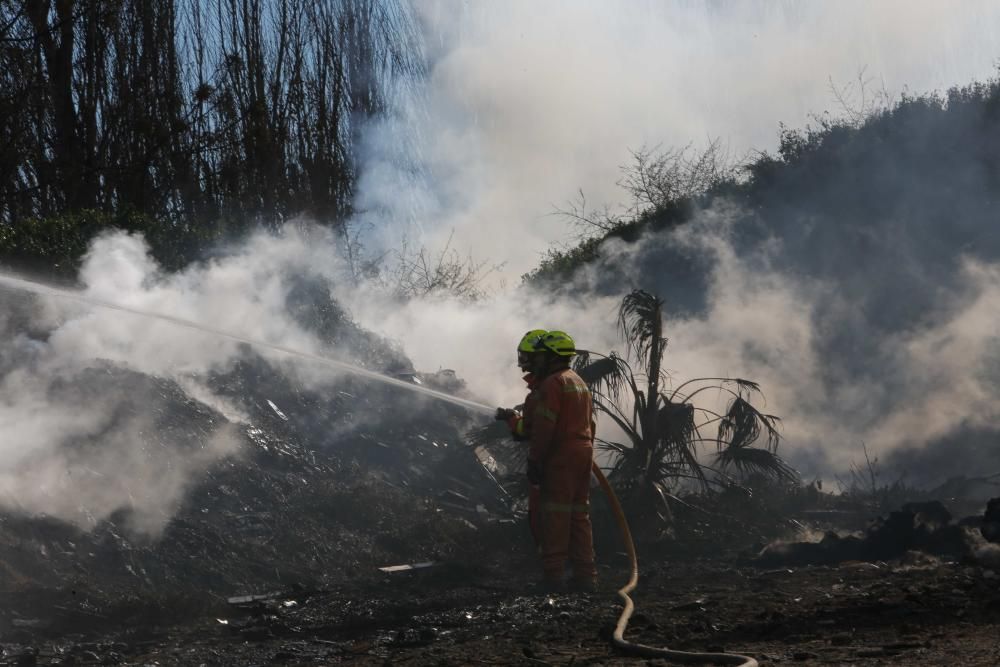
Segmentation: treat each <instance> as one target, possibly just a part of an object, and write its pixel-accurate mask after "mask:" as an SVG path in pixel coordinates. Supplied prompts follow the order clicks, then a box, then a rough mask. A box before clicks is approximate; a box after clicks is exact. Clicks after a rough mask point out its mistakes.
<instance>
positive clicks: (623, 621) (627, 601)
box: [593, 463, 757, 667]
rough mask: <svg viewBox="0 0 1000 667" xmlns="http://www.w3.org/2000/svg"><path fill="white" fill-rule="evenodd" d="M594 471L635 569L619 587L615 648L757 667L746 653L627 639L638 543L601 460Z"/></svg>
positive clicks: (678, 659)
mask: <svg viewBox="0 0 1000 667" xmlns="http://www.w3.org/2000/svg"><path fill="white" fill-rule="evenodd" d="M593 472H594V476H595V477H597V482H598V483H599V484H600V485H601V489H602V490H603V491H604V493H605V494H606V495H607V497H608V502H610V503H611V511H612V512H613V513H614V515H615V520H616V521H617V522H618V528H619V529H620V530H621V534H622V541H623V542H624V543H625V551H626V552H627V553H628V558H629V562H630V564H631V568H632V572H631V575H630V576H629V580H628V583H627V584H625V586H623V587H622V588H621V589H619V590H618V597H620V598H621V599H622V603H623V604H624V608H623V609H622V613H621V616H619V617H618V625H617V626H615V632H614V634H613V635H612V639H611V641H612V643H613V644H614V645H615V647H616V648H618V649H620V650H621V651H623V652H625V653H629V654H632V655H638V656H642V657H644V658H663V659H666V660H671V661H673V662H680V663H684V664H705V663H709V664H716V665H739V666H740V667H757V661H756V660H754V659H753V658H749V657H747V656H744V655H737V654H735V653H696V652H693V651H675V650H673V649H669V648H657V647H655V646H647V645H646V644H636V643H634V642H630V641H628V640H627V639H625V636H624V635H625V628H626V627H627V626H628V622H629V619H630V618H631V617H632V612H634V611H635V603H634V602H632V598H630V597H629V593H631V592H632V591H634V590H635V588H636V586H637V585H638V583H639V559H638V558H637V557H636V555H635V544H634V543H633V542H632V531H631V530H629V527H628V519H626V518H625V512H624V511H622V506H621V503H620V502H618V496H616V495H615V492H614V489H612V488H611V485H610V484H609V483H608V478H607V477H605V476H604V473H603V472H601V469H600V468H599V467H597V463H594V464H593Z"/></svg>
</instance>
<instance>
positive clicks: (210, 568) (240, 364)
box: [0, 311, 511, 639]
mask: <svg viewBox="0 0 1000 667" xmlns="http://www.w3.org/2000/svg"><path fill="white" fill-rule="evenodd" d="M329 314H330V318H329V319H328V321H327V322H325V323H323V326H324V327H326V333H327V334H328V335H329V336H330V338H331V339H333V338H335V336H336V329H337V327H338V326H340V327H341V328H342V330H343V327H345V326H346V325H345V322H346V320H344V319H342V318H343V317H344V316H343V314H342V313H335V312H333V311H331V312H330V313H329ZM19 335H22V336H28V337H29V338H30V337H32V336H33V338H32V340H31V341H30V344H31V345H34V346H37V347H40V348H44V347H45V346H46V345H47V344H48V338H47V336H48V332H45V331H35V332H32V333H30V334H23V333H22V334H19ZM349 335H350V336H352V337H353V338H354V340H353V341H352V343H353V346H354V348H353V349H357V350H358V351H359V354H358V358H359V361H362V362H367V364H368V367H369V368H371V369H372V370H378V371H380V372H395V371H398V370H399V368H400V367H403V368H408V372H409V373H410V381H413V382H420V383H424V384H431V385H434V386H435V387H436V388H440V389H451V390H461V382H460V380H459V378H457V377H456V376H455V375H454V374H453V373H448V372H445V373H441V372H438V373H431V374H422V373H419V372H416V371H413V369H412V365H410V364H409V361H408V360H406V358H405V356H403V355H402V354H401V353H400V352H399V351H398V350H396V349H394V348H392V346H390V345H388V344H387V343H385V341H381V340H379V339H377V338H375V337H374V336H369V337H368V338H365V335H364V332H363V331H361V330H359V329H357V328H354V329H352V330H350V331H349ZM4 366H5V368H4V371H5V373H6V374H7V376H8V381H10V378H11V377H12V376H13V375H12V374H16V373H28V374H30V372H31V370H32V369H31V368H30V363H29V362H17V361H14V360H13V359H11V358H6V359H4ZM309 371H310V369H303V368H300V367H296V366H295V365H294V364H293V363H292V362H289V361H288V360H275V359H269V358H265V357H264V356H261V355H260V354H258V353H257V352H256V351H254V350H253V349H251V348H250V347H249V346H246V347H243V348H241V349H240V351H239V353H238V357H237V359H236V360H235V361H234V362H232V363H229V364H228V365H227V366H226V367H225V368H223V369H219V370H211V371H208V372H204V373H202V374H193V373H188V374H185V375H183V376H177V377H158V376H154V375H150V374H146V373H142V372H138V371H136V370H132V369H130V368H128V367H126V366H125V365H124V364H120V363H113V362H110V361H106V360H99V359H97V360H93V361H90V362H87V363H84V364H82V365H81V366H80V367H79V368H74V369H73V370H72V371H71V372H66V373H63V374H62V375H60V377H59V378H58V379H57V380H55V381H53V382H51V383H48V385H47V386H46V388H45V396H47V397H48V398H49V399H51V404H50V405H49V406H48V409H51V410H58V409H60V408H62V407H65V406H67V405H72V406H74V407H75V409H77V410H80V411H86V410H88V409H91V408H92V409H94V410H97V409H98V408H97V404H98V402H99V403H100V406H101V407H100V410H101V411H102V415H104V416H103V417H102V421H101V423H100V426H99V428H96V429H91V430H90V431H87V432H82V431H81V432H80V433H72V434H69V435H65V434H64V435H65V437H62V438H61V439H60V440H59V441H58V442H57V443H55V444H53V445H52V446H51V447H50V448H49V450H47V451H46V453H45V456H47V457H49V458H50V459H51V461H54V462H55V463H51V462H46V465H49V466H50V468H52V469H53V470H57V471H58V474H57V475H55V478H54V479H55V481H54V482H53V487H52V489H51V490H48V489H47V490H46V491H45V493H48V494H50V495H51V503H52V505H51V506H52V507H53V508H54V509H53V510H52V511H45V510H44V507H46V505H44V503H43V502H42V501H41V500H39V498H40V497H41V498H42V500H44V498H45V497H46V496H45V495H44V493H43V494H41V495H39V494H35V495H33V496H32V498H33V499H32V502H31V503H28V502H27V500H26V498H25V497H18V495H17V493H18V490H17V488H14V487H11V488H8V489H4V491H5V493H4V496H3V498H2V505H0V592H3V594H4V599H5V600H10V601H11V603H10V604H5V605H3V606H2V608H0V637H3V638H7V639H9V638H10V636H16V635H17V633H19V632H29V631H30V632H37V631H49V632H53V633H58V632H66V631H70V630H71V631H80V630H83V629H86V627H88V626H89V625H94V624H100V623H106V622H107V619H109V618H115V617H116V616H117V617H121V618H123V619H125V618H134V619H135V620H136V621H137V622H141V621H142V620H148V619H149V617H150V616H157V617H158V616H160V615H163V614H166V613H167V610H170V612H169V613H170V614H173V615H175V616H177V615H180V616H181V617H183V616H184V615H186V614H189V613H190V611H191V609H192V607H196V608H198V609H201V610H202V611H204V609H205V606H206V605H211V604H212V601H213V600H216V601H218V600H224V599H225V598H226V597H227V596H238V595H251V594H258V593H260V592H262V591H265V592H266V591H272V590H287V589H289V588H292V589H294V588H299V589H317V588H325V589H331V588H337V587H338V586H342V585H349V584H353V583H356V582H364V581H372V580H381V579H382V578H384V577H385V576H390V575H387V574H386V573H385V572H383V571H381V570H379V568H380V567H384V566H393V565H399V564H406V563H417V562H434V563H449V562H458V561H461V562H468V561H475V560H476V557H477V554H479V555H481V554H480V552H481V551H484V550H485V549H486V546H485V545H484V544H483V540H482V539H481V538H482V536H483V535H484V534H485V533H487V532H490V533H496V532H497V531H488V530H486V529H487V528H488V527H490V526H497V525H500V526H501V527H507V526H510V517H511V510H510V503H509V499H508V498H507V496H506V495H505V492H504V491H503V489H502V488H501V487H500V486H499V485H498V484H497V483H496V481H495V480H494V478H493V477H492V475H491V474H490V472H489V470H488V469H487V468H486V467H485V466H484V465H483V462H482V461H481V459H480V457H477V455H476V452H475V451H474V448H473V447H471V446H469V445H468V444H467V443H466V442H465V440H464V439H463V438H464V436H463V434H464V433H465V431H466V430H467V429H468V428H469V427H470V426H472V425H474V423H475V420H476V419H478V417H476V416H474V415H470V414H468V413H467V412H466V411H464V410H463V409H461V408H459V407H456V406H454V405H450V404H447V403H444V402H441V401H437V400H434V399H433V398H430V397H427V396H423V395H420V394H416V393H413V392H409V391H406V390H405V389H403V388H401V387H398V386H390V385H383V384H381V383H378V382H375V381H372V380H370V379H366V378H361V377H354V376H348V375H339V376H336V377H330V378H317V377H316V376H315V373H310V372H309ZM400 373H401V374H402V375H404V376H405V373H402V372H400ZM192 386H197V387H198V388H199V389H198V391H192V389H191V387H192ZM98 399H99V400H98ZM108 406H110V407H108ZM52 414H53V415H55V414H56V412H53V413H52ZM220 441H222V442H223V444H221V445H220V444H219V442H220ZM109 442H113V443H115V448H113V449H109V450H107V452H104V450H103V449H102V448H105V447H107V446H108V443H109ZM124 452H127V456H128V457H129V461H128V464H127V465H125V464H123V463H122V462H121V461H119V460H118V459H122V458H124V456H125V454H124ZM208 452H211V454H210V455H209V454H208ZM39 456H41V455H39ZM109 458H110V459H113V460H110V461H109V460H108V459H109ZM21 465H22V466H23V468H24V470H26V471H30V470H32V469H33V468H32V466H35V467H37V466H38V465H41V463H40V462H39V461H33V460H32V458H31V457H30V456H28V457H26V458H25V460H24V462H23V463H22V464H21ZM130 471H131V472H134V473H135V475H133V476H129V475H128V473H129V472H130ZM139 473H141V475H140V474H139ZM84 477H88V478H89V479H87V480H83V481H81V478H84ZM174 478H176V480H175V482H174V483H173V486H172V487H171V488H172V490H173V493H172V494H161V492H162V489H161V484H160V482H161V481H162V480H164V479H174ZM60 485H62V486H60ZM98 491H106V493H98ZM112 491H120V492H119V493H117V494H116V493H112ZM109 497H111V498H124V499H125V500H124V501H122V502H120V503H119V504H118V505H116V506H113V507H111V506H108V502H110V501H107V500H106V498H109ZM94 498H98V499H102V498H103V499H105V500H104V501H102V502H104V504H103V505H100V506H98V505H96V504H95V502H96V501H94V500H93V499H94ZM40 506H41V507H42V508H43V509H41V510H40V509H39V507H40ZM499 532H503V531H499ZM157 600H159V601H160V603H162V604H160V603H158V602H157ZM137 607H142V609H143V610H144V611H143V612H142V613H138V612H137ZM154 610H155V613H154ZM12 633H13V635H12Z"/></svg>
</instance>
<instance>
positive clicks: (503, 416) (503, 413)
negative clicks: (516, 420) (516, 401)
mask: <svg viewBox="0 0 1000 667" xmlns="http://www.w3.org/2000/svg"><path fill="white" fill-rule="evenodd" d="M515 414H517V413H516V412H514V411H513V410H511V409H510V408H497V412H496V414H495V415H493V418H494V419H496V420H497V421H498V422H505V421H509V420H510V418H511V417H513V416H514V415H515Z"/></svg>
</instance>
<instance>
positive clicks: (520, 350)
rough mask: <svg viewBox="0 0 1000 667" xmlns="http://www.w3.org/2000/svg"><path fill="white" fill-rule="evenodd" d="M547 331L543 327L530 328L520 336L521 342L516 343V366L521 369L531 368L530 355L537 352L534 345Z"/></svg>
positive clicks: (527, 369)
mask: <svg viewBox="0 0 1000 667" xmlns="http://www.w3.org/2000/svg"><path fill="white" fill-rule="evenodd" d="M547 333H548V331H546V330H545V329H532V330H531V331H529V332H528V333H526V334H524V335H523V336H522V337H521V342H520V343H518V344H517V367H518V368H520V369H521V370H522V371H529V370H531V357H532V355H533V354H534V353H535V352H538V350H537V349H536V347H535V346H536V345H537V344H538V341H539V340H541V338H542V336H544V335H545V334H547Z"/></svg>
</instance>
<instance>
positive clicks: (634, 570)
mask: <svg viewBox="0 0 1000 667" xmlns="http://www.w3.org/2000/svg"><path fill="white" fill-rule="evenodd" d="M0 288H6V289H9V290H16V291H19V292H28V293H31V294H38V295H41V296H47V297H52V298H56V299H64V300H68V301H75V302H77V303H83V304H87V305H90V306H97V307H99V308H108V309H110V310H117V311H119V312H122V313H128V314H130V315H136V316H139V317H148V318H153V319H157V320H162V321H164V322H169V323H171V324H174V325H176V326H179V327H184V328H187V329H193V330H195V331H201V332H203V333H207V334H211V335H213V336H219V337H222V338H227V339H229V340H233V341H236V342H239V343H245V344H247V345H250V346H252V347H258V348H263V349H266V350H271V351H273V352H279V353H281V354H285V355H288V356H291V357H297V358H300V359H306V360H309V361H313V362H316V363H320V364H323V365H325V366H329V367H331V368H336V369H338V370H340V371H344V372H347V373H352V374H354V375H358V376H360V377H364V378H367V379H370V380H375V381H376V382H382V383H383V384H387V385H391V386H394V387H400V388H402V389H407V390H409V391H413V392H416V393H418V394H424V395H425V396H429V397H431V398H436V399H439V400H442V401H446V402H448V403H451V404H453V405H457V406H460V407H463V408H466V409H467V410H471V411H473V412H478V413H483V414H490V415H492V414H493V413H494V410H495V409H494V408H491V407H489V406H488V405H484V404H482V403H477V402H476V401H470V400H468V399H465V398H459V397H457V396H452V395H451V394H446V393H444V392H440V391H435V390H433V389H428V388H427V387H421V386H419V385H415V384H411V383H409V382H404V381H403V380H399V379H396V378H392V377H389V376H387V375H382V374H381V373H376V372H375V371H370V370H368V369H366V368H362V367H360V366H356V365H354V364H350V363H347V362H346V361H340V360H338V359H332V358H330V357H324V356H321V355H318V354H312V353H310V352H303V351H301V350H295V349H292V348H290V347H285V346H284V345H277V344H275V343H268V342H266V341H262V340H256V339H253V338H248V337H247V336H241V335H239V334H234V333H232V332H229V331H223V330H221V329H215V328H213V327H210V326H206V325H204V324H199V323H198V322H195V321H193V320H188V319H184V318H182V317H175V316H173V315H166V314H164V313H157V312H153V311H148V310H142V309H140V308H132V307H129V306H123V305H122V304H119V303H114V302H111V301H105V300H103V299H95V298H94V297H90V296H86V295H84V294H81V293H80V292H75V291H71V290H64V289H58V288H56V287H50V286H48V285H42V284H41V283H36V282H34V281H31V280H24V279H22V278H14V277H12V276H5V275H2V274H0ZM592 470H593V473H594V476H595V477H596V478H597V481H598V483H599V484H600V486H601V488H602V489H603V490H604V492H605V494H606V495H607V496H608V500H609V502H610V503H611V509H612V512H613V513H614V515H615V518H616V520H617V522H618V527H619V529H620V530H621V534H622V540H623V541H624V543H625V548H626V551H627V553H628V556H629V561H630V564H631V573H630V577H629V580H628V583H626V584H625V586H623V587H622V588H621V589H619V591H618V596H619V597H620V598H621V599H622V603H623V609H622V613H621V615H620V616H619V617H618V623H617V625H616V627H615V631H614V634H613V636H612V643H614V645H615V646H616V647H618V648H619V649H620V650H622V651H624V652H626V653H631V654H633V655H640V656H644V657H649V658H665V659H667V660H673V661H676V662H683V663H685V664H693V663H700V664H701V663H714V664H720V665H738V666H740V667H757V661H756V660H754V659H753V658H749V657H746V656H742V655H736V654H732V653H695V652H688V651H675V650H672V649H669V648H658V647H654V646H646V645H644V644H636V643H633V642H630V641H628V640H627V639H625V638H624V634H625V628H626V627H627V626H628V622H629V619H630V618H631V616H632V613H633V611H634V610H635V604H634V603H633V602H632V598H630V597H629V593H631V592H632V591H633V590H635V588H636V586H637V585H638V581H639V562H638V558H637V557H636V552H635V544H634V542H633V540H632V533H631V531H630V530H629V526H628V520H627V519H626V517H625V513H624V511H623V510H622V507H621V503H619V501H618V497H617V496H616V495H615V492H614V490H613V489H612V488H611V485H610V484H609V483H608V480H607V478H606V477H605V476H604V473H603V472H602V471H601V469H600V467H598V465H597V463H596V462H595V463H594V464H593V467H592Z"/></svg>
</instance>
